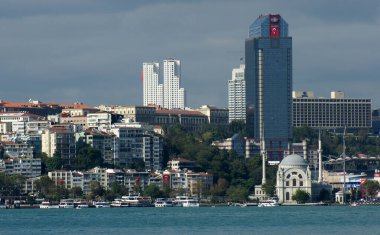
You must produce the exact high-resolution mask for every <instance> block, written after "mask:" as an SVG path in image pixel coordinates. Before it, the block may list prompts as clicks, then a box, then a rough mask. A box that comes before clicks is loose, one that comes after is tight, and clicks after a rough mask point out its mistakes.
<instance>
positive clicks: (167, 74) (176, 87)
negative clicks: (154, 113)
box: [164, 59, 186, 109]
mask: <svg viewBox="0 0 380 235" xmlns="http://www.w3.org/2000/svg"><path fill="white" fill-rule="evenodd" d="M180 86H181V62H180V61H179V60H173V59H169V60H164V108H167V109H178V108H179V109H184V108H185V106H186V99H185V97H186V94H185V89H184V88H180Z"/></svg>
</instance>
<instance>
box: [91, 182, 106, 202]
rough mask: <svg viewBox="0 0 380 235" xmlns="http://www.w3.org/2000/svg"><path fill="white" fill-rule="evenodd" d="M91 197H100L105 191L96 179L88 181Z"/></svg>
mask: <svg viewBox="0 0 380 235" xmlns="http://www.w3.org/2000/svg"><path fill="white" fill-rule="evenodd" d="M90 190H91V198H92V199H94V198H96V197H102V196H103V195H104V193H105V191H104V188H103V187H102V186H101V185H100V183H99V182H98V181H91V182H90Z"/></svg>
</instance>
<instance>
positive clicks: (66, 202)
mask: <svg viewBox="0 0 380 235" xmlns="http://www.w3.org/2000/svg"><path fill="white" fill-rule="evenodd" d="M59 208H63V209H72V208H74V200H73V199H62V200H61V202H60V203H59Z"/></svg>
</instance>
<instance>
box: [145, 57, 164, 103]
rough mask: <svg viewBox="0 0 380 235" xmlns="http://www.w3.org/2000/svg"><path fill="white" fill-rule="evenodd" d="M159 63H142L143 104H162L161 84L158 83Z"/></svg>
mask: <svg viewBox="0 0 380 235" xmlns="http://www.w3.org/2000/svg"><path fill="white" fill-rule="evenodd" d="M159 71H160V65H159V64H158V63H155V62H152V63H143V72H142V80H143V90H144V91H143V92H144V106H146V105H149V104H156V105H161V106H162V105H163V85H162V84H159Z"/></svg>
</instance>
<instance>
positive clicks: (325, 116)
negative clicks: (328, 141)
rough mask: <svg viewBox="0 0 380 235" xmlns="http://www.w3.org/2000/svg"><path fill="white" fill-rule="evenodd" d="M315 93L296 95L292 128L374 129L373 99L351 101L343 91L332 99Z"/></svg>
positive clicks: (332, 94) (294, 93) (295, 93)
mask: <svg viewBox="0 0 380 235" xmlns="http://www.w3.org/2000/svg"><path fill="white" fill-rule="evenodd" d="M310 94H313V93H310V92H309V93H307V92H293V126H294V127H302V126H308V127H311V128H321V129H336V128H344V127H347V128H349V129H360V128H367V129H369V128H371V127H372V107H371V106H372V105H371V99H349V98H345V97H344V93H343V92H335V91H333V92H331V98H317V97H314V95H310Z"/></svg>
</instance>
